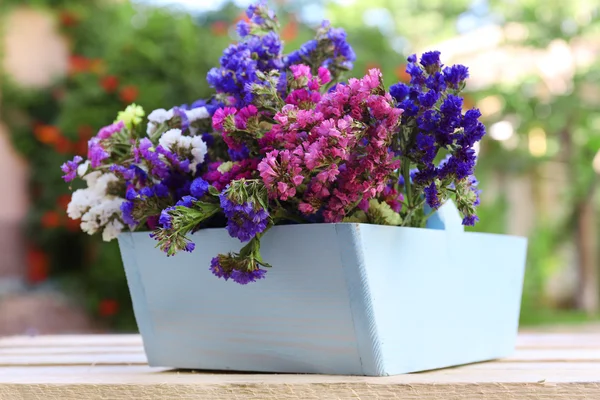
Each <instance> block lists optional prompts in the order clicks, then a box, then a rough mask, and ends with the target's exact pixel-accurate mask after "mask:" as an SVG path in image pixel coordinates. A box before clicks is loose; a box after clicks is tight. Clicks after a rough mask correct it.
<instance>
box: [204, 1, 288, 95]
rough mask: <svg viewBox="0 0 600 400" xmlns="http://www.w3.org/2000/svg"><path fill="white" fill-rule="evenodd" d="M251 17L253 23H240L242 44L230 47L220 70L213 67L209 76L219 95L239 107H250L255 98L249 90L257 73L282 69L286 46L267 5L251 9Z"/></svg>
mask: <svg viewBox="0 0 600 400" xmlns="http://www.w3.org/2000/svg"><path fill="white" fill-rule="evenodd" d="M248 14H250V15H252V17H251V22H250V24H247V23H245V22H244V23H241V28H238V31H240V36H242V38H241V41H240V42H239V43H236V44H232V45H230V46H229V47H228V48H227V49H226V50H225V51H224V52H223V56H222V57H221V59H220V60H219V63H220V67H219V68H213V69H211V70H210V71H209V72H208V75H207V77H206V79H207V81H208V83H209V84H210V85H211V86H212V87H213V88H215V89H216V91H217V92H218V93H224V94H227V95H228V96H232V97H233V98H235V101H236V104H237V105H241V106H243V105H247V104H250V103H251V102H252V100H253V97H254V95H253V94H252V91H251V89H250V86H251V84H252V83H254V82H256V81H257V72H268V71H271V70H281V69H282V68H283V67H284V65H283V61H282V49H283V44H282V43H281V40H280V38H279V36H278V35H277V34H276V33H275V31H274V30H275V29H277V27H278V23H277V21H276V19H275V16H274V14H272V12H270V11H268V10H267V9H266V7H265V6H264V5H260V6H254V5H251V6H250V7H249V8H248Z"/></svg>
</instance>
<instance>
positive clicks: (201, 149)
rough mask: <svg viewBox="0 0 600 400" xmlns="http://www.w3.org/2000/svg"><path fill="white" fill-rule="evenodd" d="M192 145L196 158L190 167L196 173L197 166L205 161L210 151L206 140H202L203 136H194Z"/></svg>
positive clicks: (193, 154)
mask: <svg viewBox="0 0 600 400" xmlns="http://www.w3.org/2000/svg"><path fill="white" fill-rule="evenodd" d="M191 146H192V156H194V160H193V161H192V163H191V165H190V169H191V170H192V172H193V173H196V166H197V165H198V164H200V163H203V162H204V158H205V156H206V153H207V152H208V148H207V147H206V142H204V140H202V137H201V136H194V137H192V140H191Z"/></svg>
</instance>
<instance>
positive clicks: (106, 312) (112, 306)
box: [98, 299, 119, 317]
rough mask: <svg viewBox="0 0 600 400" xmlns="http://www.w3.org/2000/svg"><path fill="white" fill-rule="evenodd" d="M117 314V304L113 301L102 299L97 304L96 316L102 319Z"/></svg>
mask: <svg viewBox="0 0 600 400" xmlns="http://www.w3.org/2000/svg"><path fill="white" fill-rule="evenodd" d="M117 312H119V302H118V301H116V300H114V299H102V300H100V303H99V304H98V314H100V315H101V316H102V317H112V316H113V315H115V314H116V313H117Z"/></svg>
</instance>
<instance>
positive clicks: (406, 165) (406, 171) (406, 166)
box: [402, 158, 412, 208]
mask: <svg viewBox="0 0 600 400" xmlns="http://www.w3.org/2000/svg"><path fill="white" fill-rule="evenodd" d="M402 176H404V187H405V189H406V201H407V204H408V207H409V208H411V207H412V194H411V186H412V185H411V183H410V162H409V161H408V160H407V159H406V158H404V159H403V160H402Z"/></svg>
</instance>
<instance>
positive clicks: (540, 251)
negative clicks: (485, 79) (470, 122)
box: [0, 0, 600, 329]
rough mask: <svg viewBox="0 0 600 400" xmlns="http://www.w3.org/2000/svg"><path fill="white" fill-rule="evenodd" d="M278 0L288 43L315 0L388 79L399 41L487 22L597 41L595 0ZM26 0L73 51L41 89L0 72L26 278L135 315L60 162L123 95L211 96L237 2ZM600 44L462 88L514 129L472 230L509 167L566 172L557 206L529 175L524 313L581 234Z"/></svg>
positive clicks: (542, 311)
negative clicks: (558, 80)
mask: <svg viewBox="0 0 600 400" xmlns="http://www.w3.org/2000/svg"><path fill="white" fill-rule="evenodd" d="M275 3H276V4H275V6H276V7H277V8H278V10H277V11H278V15H280V16H281V22H282V27H283V28H282V37H283V39H284V40H285V42H286V51H289V50H290V49H293V48H297V47H299V46H300V45H301V44H302V43H304V42H305V41H307V40H309V39H311V38H312V36H313V35H312V31H311V30H310V29H308V27H307V26H306V25H304V24H303V23H301V22H300V21H299V19H300V15H301V14H302V12H303V11H305V10H313V8H311V7H312V6H315V5H318V6H319V7H320V6H322V4H325V9H324V16H325V17H327V18H328V19H329V20H330V21H331V22H332V24H333V25H334V26H341V27H343V28H345V29H346V31H347V32H348V38H349V42H350V43H351V44H352V46H353V47H354V49H355V51H356V53H357V56H358V59H357V61H356V63H355V68H354V70H353V71H352V73H351V75H352V76H360V75H363V74H364V73H365V71H366V70H367V69H368V68H372V67H375V66H376V67H379V68H380V69H381V70H382V71H383V73H384V78H385V82H386V84H388V85H389V84H392V83H394V82H396V81H398V80H406V79H407V75H406V73H405V72H404V68H405V59H406V56H407V55H409V54H411V53H413V52H415V51H421V50H423V49H433V48H434V47H435V45H436V44H438V43H440V42H442V41H444V40H447V39H450V38H453V37H456V36H457V35H458V34H460V33H461V32H463V31H469V30H472V29H476V28H478V27H482V26H484V25H486V24H495V25H497V26H500V27H502V28H503V29H504V31H505V32H508V31H511V32H513V34H512V35H505V37H504V38H503V39H502V41H501V43H500V44H499V46H500V47H504V48H521V49H526V50H527V51H530V52H538V51H546V50H548V49H549V48H550V47H551V46H553V45H557V44H558V45H567V46H571V45H574V44H577V43H581V42H582V41H586V40H587V41H591V42H592V43H595V45H596V46H598V45H597V43H598V42H599V41H600V39H599V35H600V23H599V18H600V7H599V4H598V2H597V0H578V1H571V2H565V1H562V0H548V1H544V2H542V1H540V0H518V1H517V0H488V1H486V0H475V1H473V0H430V1H427V2H423V1H418V0H401V1H398V0H369V1H360V0H358V1H353V2H343V3H342V2H331V1H321V0H294V1H287V2H286V1H277V2H275ZM22 4H23V2H22V0H4V1H3V3H1V5H0V10H2V15H7V12H6V9H7V7H12V6H19V5H22ZM27 4H28V5H36V6H40V7H46V8H47V9H50V10H52V12H53V15H54V18H56V20H57V22H59V23H60V25H61V30H62V31H63V33H64V34H65V36H66V37H67V38H68V40H69V43H70V49H71V54H72V56H71V59H70V72H69V74H68V75H67V76H66V77H64V78H62V79H58V80H57V81H56V82H55V83H54V84H53V85H52V86H51V87H49V88H47V89H44V90H26V89H24V88H21V87H18V86H17V85H15V84H14V83H10V81H8V82H7V81H6V79H4V81H5V82H6V83H3V107H2V113H3V119H4V120H5V121H6V122H7V123H8V124H9V126H10V128H11V132H12V133H13V136H12V137H13V141H14V144H15V146H16V147H17V149H18V150H19V151H20V152H21V153H22V154H23V155H24V156H25V157H26V158H27V159H28V160H29V162H30V163H31V182H30V183H31V185H30V188H31V194H32V198H33V199H34V200H35V201H34V207H33V209H32V210H31V212H30V215H29V218H28V222H27V226H28V228H27V237H28V239H29V240H30V241H31V250H30V254H29V257H28V259H29V262H30V265H29V268H30V277H31V280H32V282H39V281H43V280H45V279H46V275H50V277H61V278H62V280H61V281H62V283H63V284H66V285H68V287H69V288H70V289H71V290H72V291H74V292H75V293H79V295H80V298H82V299H85V302H86V303H87V305H88V306H89V307H90V310H92V312H94V313H96V314H103V315H104V318H105V319H106V321H107V322H108V323H110V324H111V326H113V327H114V328H118V329H134V325H133V319H132V316H131V310H130V300H129V296H128V293H127V289H126V284H125V279H124V275H123V271H122V267H121V261H120V257H119V253H118V246H117V245H116V244H114V243H113V244H110V245H106V244H100V243H99V242H98V240H97V238H90V237H87V236H86V235H83V234H81V233H79V232H78V228H77V226H74V225H73V224H72V223H69V222H68V221H67V219H66V216H65V215H64V207H65V201H66V200H65V197H64V195H65V194H67V193H68V191H67V187H66V185H65V184H64V183H63V182H62V180H61V179H60V171H59V170H58V168H57V166H58V165H60V164H61V163H62V162H63V161H64V160H65V159H67V158H70V157H72V155H73V154H74V153H81V152H83V151H85V145H86V141H87V139H88V138H89V137H90V135H92V134H94V133H95V132H96V131H97V130H98V129H99V128H100V127H101V126H103V125H106V124H107V123H109V122H111V121H112V120H113V119H114V116H115V114H116V112H117V111H118V110H120V109H121V108H123V106H124V104H125V103H127V102H128V101H132V100H135V101H136V102H137V103H138V104H141V105H143V106H144V108H145V109H146V110H148V111H149V110H152V109H154V108H158V107H170V106H172V105H176V104H181V103H189V102H191V101H193V100H195V99H197V98H200V97H206V96H208V95H209V94H210V90H209V88H207V86H206V81H205V76H206V72H207V71H208V69H209V68H210V67H212V66H214V65H216V64H217V62H218V58H219V56H220V54H221V51H222V49H223V48H225V47H226V45H227V44H228V43H229V42H230V41H231V40H232V37H233V31H234V25H235V21H236V20H237V19H238V18H240V17H241V10H239V9H237V8H236V7H234V6H232V5H226V6H225V7H224V8H223V9H222V10H221V11H219V12H216V13H205V14H199V15H196V16H194V17H193V18H192V17H190V16H187V15H177V14H173V13H172V12H168V11H166V10H159V9H158V10H157V9H153V8H146V7H140V6H139V5H137V6H132V5H130V4H129V3H127V2H120V3H113V2H107V1H103V2H97V1H85V2H82V1H78V0H30V1H28V2H27ZM99 4H102V6H100V5H99ZM1 7H4V9H2V8H1ZM597 49H598V47H596V50H595V51H596V53H595V56H594V57H595V59H594V62H592V63H590V64H589V65H587V66H580V67H578V68H576V69H575V70H574V75H573V76H572V77H567V78H566V81H565V83H566V87H565V88H564V90H558V91H557V90H551V89H552V87H551V86H549V83H548V81H547V78H544V77H543V76H542V75H541V74H535V73H533V74H530V75H528V76H523V77H521V78H520V79H519V80H518V81H516V82H511V83H506V82H500V83H497V84H495V85H493V86H490V87H486V88H481V89H478V90H477V91H472V92H470V94H469V96H470V97H469V99H468V100H467V102H468V103H470V104H468V106H474V105H475V104H476V103H477V104H478V105H479V104H482V103H483V102H484V101H485V100H486V99H487V100H489V99H490V98H493V99H495V100H496V102H497V103H498V104H499V105H500V106H499V107H498V108H497V109H496V110H495V111H494V112H490V113H484V117H485V123H486V125H487V126H488V127H490V126H492V125H493V124H494V123H496V122H500V121H509V122H510V124H511V126H512V127H513V129H514V132H515V135H514V137H513V138H511V139H510V140H505V141H498V140H493V139H492V138H490V137H487V138H485V139H484V140H483V142H482V143H481V153H480V154H481V157H480V159H479V163H478V167H477V175H478V178H479V180H480V182H481V184H480V186H481V187H482V189H483V190H484V192H485V191H486V190H487V188H488V187H489V188H491V186H493V185H497V186H498V185H499V186H498V188H496V190H494V195H493V196H492V197H484V201H483V204H482V205H481V206H480V208H479V210H480V211H479V214H480V218H481V222H480V223H479V224H478V225H477V226H476V227H475V228H474V230H477V231H483V232H493V233H504V232H507V231H508V230H509V229H510V227H509V221H510V219H511V215H510V213H511V209H510V202H509V199H508V195H507V187H508V184H509V182H510V181H511V180H512V179H515V178H516V177H529V178H531V180H532V181H533V182H534V183H535V184H536V185H537V184H538V183H539V182H540V181H541V180H542V179H544V180H548V177H547V175H548V174H552V173H553V172H552V171H553V170H552V169H549V168H550V167H552V166H557V165H558V166H559V169H561V170H564V171H565V174H566V176H565V178H560V177H556V179H555V180H554V182H555V184H556V185H557V186H559V187H558V189H559V192H560V196H559V198H558V199H553V200H552V201H553V202H559V204H558V207H555V205H554V204H550V206H548V205H545V203H544V201H543V194H541V193H540V188H539V187H536V186H535V185H534V188H533V191H534V192H535V195H534V197H536V204H535V207H534V213H535V216H534V220H535V225H534V227H533V228H532V230H531V232H530V234H529V248H528V263H527V273H526V279H525V285H524V296H523V308H522V322H524V323H540V322H548V321H552V320H553V318H554V316H555V314H553V311H552V310H551V309H550V306H551V305H550V304H548V303H547V301H546V299H545V297H546V294H545V291H546V282H547V281H548V278H549V276H550V275H551V274H552V273H554V272H556V271H557V270H558V269H560V267H561V266H562V264H564V262H565V260H564V257H563V256H562V253H561V252H562V251H563V250H564V248H565V246H569V245H571V246H572V247H574V248H577V246H576V245H574V242H575V241H576V231H577V229H578V225H579V224H581V221H580V218H578V214H577V213H578V209H579V208H578V207H579V205H580V204H581V203H582V202H585V201H590V199H591V201H594V200H593V199H594V195H595V191H596V190H595V189H596V185H597V179H598V175H597V174H596V173H595V172H594V170H593V169H592V163H593V160H594V157H596V154H597V152H598V149H599V148H600V117H599V116H598V112H597V110H598V109H600V101H599V100H598V96H599V94H600V61H599V60H598V53H597ZM558 61H561V60H558ZM543 62H546V63H549V62H550V63H551V62H552V61H548V60H544V61H543ZM542 67H543V65H542ZM506 68H507V69H511V68H518V67H514V66H512V65H506ZM498 78H502V77H501V76H499V77H498ZM532 131H533V132H534V133H533V134H532ZM540 132H542V133H540ZM542 136H543V139H542ZM536 140H537V142H538V144H539V142H540V140H542V141H543V146H542V147H543V151H542V148H540V147H539V146H538V150H535V151H533V153H532V141H533V142H535V141H536ZM599 161H600V159H599ZM548 171H550V172H548ZM597 207H598V204H596V209H597ZM556 209H558V210H559V211H555V210H556ZM596 242H597V238H596ZM100 246H101V247H100ZM597 247H598V246H596V248H597ZM44 265H46V267H44ZM46 270H49V271H46ZM44 271H46V272H44ZM557 318H559V319H561V320H563V319H564V320H569V321H571V320H572V321H575V320H581V319H584V317H583V316H582V315H580V314H558V317H557Z"/></svg>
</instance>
